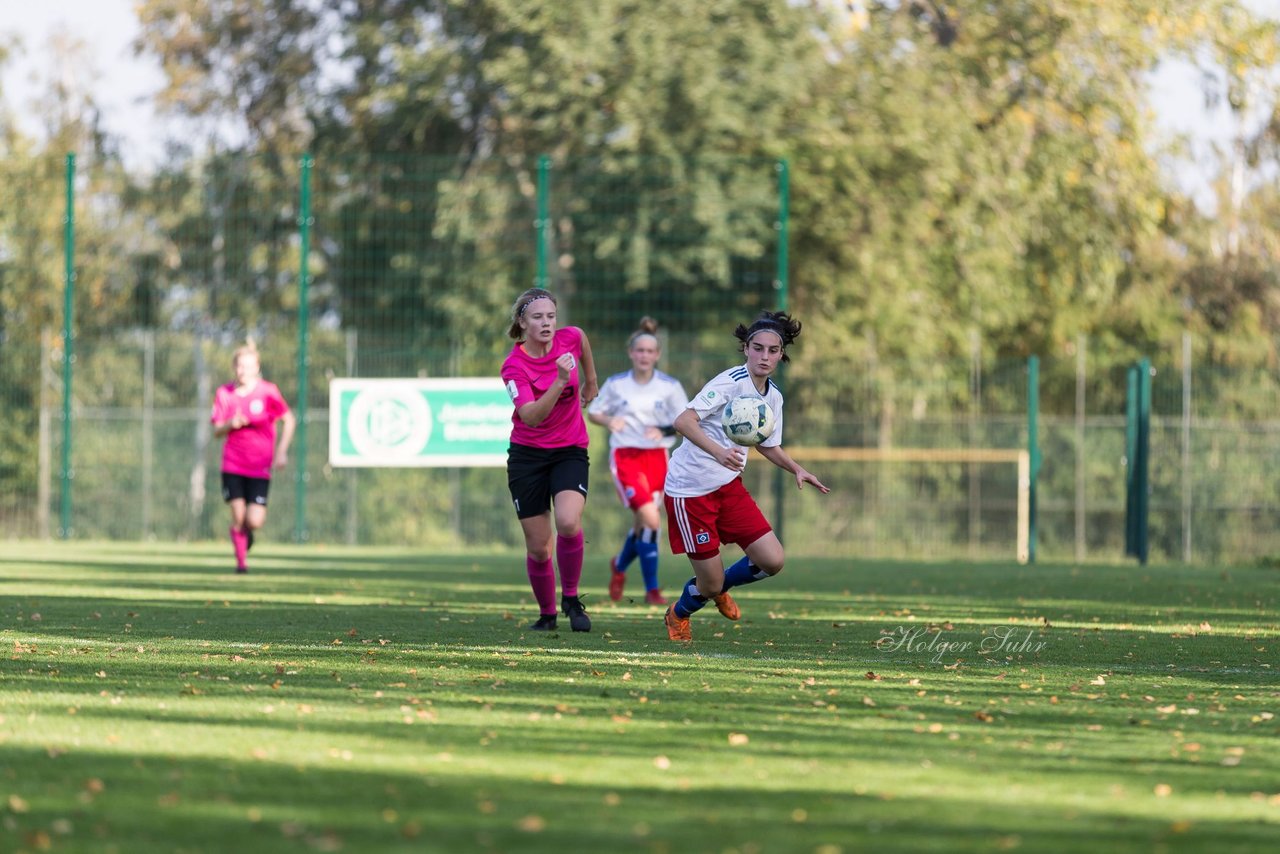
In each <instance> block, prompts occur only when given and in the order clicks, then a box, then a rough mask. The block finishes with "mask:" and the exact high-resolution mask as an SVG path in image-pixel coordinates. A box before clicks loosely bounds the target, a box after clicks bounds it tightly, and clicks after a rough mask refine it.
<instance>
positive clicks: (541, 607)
mask: <svg viewBox="0 0 1280 854" xmlns="http://www.w3.org/2000/svg"><path fill="white" fill-rule="evenodd" d="M524 565H525V568H526V569H527V570H528V571H529V586H531V587H532V588H533V598H534V599H537V600H538V611H539V612H540V613H542V614H549V615H551V616H555V613H556V574H555V570H553V569H552V568H551V561H550V560H549V559H548V560H534V559H533V558H532V557H530V556H529V555H525V556H524Z"/></svg>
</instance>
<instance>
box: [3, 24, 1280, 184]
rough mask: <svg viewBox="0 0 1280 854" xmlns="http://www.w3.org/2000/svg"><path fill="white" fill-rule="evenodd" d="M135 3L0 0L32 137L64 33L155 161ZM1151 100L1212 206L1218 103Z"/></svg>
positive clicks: (12, 96)
mask: <svg viewBox="0 0 1280 854" xmlns="http://www.w3.org/2000/svg"><path fill="white" fill-rule="evenodd" d="M135 2H136V0H0V38H3V37H4V35H5V34H8V33H16V34H18V35H19V36H20V37H21V39H22V42H23V47H24V53H22V54H19V55H18V56H17V57H16V58H14V59H13V60H11V61H10V63H9V64H8V65H6V66H5V67H4V68H0V91H3V93H4V97H5V100H6V101H7V102H8V104H9V105H10V107H11V108H12V109H13V111H14V112H15V113H16V114H17V115H16V118H17V120H18V123H19V125H20V126H21V127H22V128H23V130H24V131H26V132H28V133H31V134H38V133H39V131H40V127H39V124H38V123H37V122H36V121H35V119H34V117H33V116H34V111H33V110H32V109H31V107H30V101H31V99H32V98H33V96H34V93H36V92H39V91H41V90H42V89H44V88H45V87H44V86H41V85H40V84H39V80H40V79H41V78H43V79H46V80H47V78H48V77H49V75H50V74H52V73H53V69H52V68H51V67H50V66H51V63H50V62H49V61H48V60H47V59H46V57H47V55H48V43H49V39H50V38H51V36H53V35H54V34H55V33H57V32H67V33H69V34H70V35H71V36H73V37H74V38H77V39H79V40H81V41H83V42H85V43H86V44H87V45H88V48H89V55H90V57H91V70H90V72H89V73H90V74H91V75H92V78H93V80H94V82H93V84H92V89H93V92H94V95H95V97H96V99H97V102H98V103H99V105H100V106H101V107H102V112H103V123H104V125H105V127H106V129H107V130H108V131H110V132H112V133H114V134H115V135H118V136H121V137H123V138H124V139H126V140H127V145H125V147H124V153H125V157H126V160H127V161H128V162H129V165H130V166H134V167H142V168H145V167H146V166H147V165H148V164H152V163H156V162H158V161H159V160H160V158H161V155H162V154H163V151H164V137H165V136H166V135H167V134H169V133H171V132H173V131H174V130H175V129H177V128H179V127H180V125H179V124H178V122H177V121H175V120H173V119H166V118H162V117H160V116H158V115H157V114H156V112H155V111H154V110H153V109H152V108H151V106H150V99H151V96H152V95H153V94H154V93H155V92H156V91H158V90H159V89H160V87H161V85H162V79H163V77H162V73H161V71H160V67H159V65H158V64H157V63H156V61H155V60H154V59H152V58H149V57H137V56H135V55H134V54H133V50H132V48H131V47H130V42H131V41H132V40H133V38H134V37H135V36H136V35H137V17H136V15H135V14H134V11H133V6H134V3H135ZM1245 2H1246V4H1247V5H1249V6H1250V7H1252V8H1253V9H1254V10H1255V11H1257V12H1259V13H1261V14H1264V15H1268V16H1270V17H1274V18H1280V0H1245ZM1151 97H1152V105H1153V107H1154V108H1155V111H1156V117H1157V122H1158V126H1159V127H1160V128H1161V129H1162V130H1164V131H1166V132H1168V133H1170V134H1185V135H1186V136H1187V137H1188V139H1189V144H1190V148H1191V152H1190V156H1189V157H1187V158H1183V159H1182V160H1181V161H1179V162H1174V163H1170V164H1168V165H1167V168H1168V169H1169V171H1170V172H1172V173H1173V175H1174V178H1175V180H1176V181H1177V182H1178V184H1179V185H1180V186H1181V187H1182V188H1183V189H1184V190H1186V191H1187V192H1190V193H1191V194H1192V195H1193V196H1194V197H1195V198H1196V200H1197V202H1198V203H1199V204H1200V205H1201V207H1206V208H1212V206H1213V198H1212V194H1211V193H1210V191H1209V187H1208V181H1209V180H1210V177H1211V176H1208V175H1206V174H1205V169H1204V168H1203V166H1202V165H1200V164H1205V163H1209V162H1216V158H1215V157H1211V156H1210V155H1211V154H1212V147H1213V146H1214V145H1218V146H1225V145H1228V144H1229V142H1230V139H1231V137H1232V135H1233V134H1234V133H1235V132H1236V130H1237V128H1236V127H1235V126H1234V124H1233V122H1232V119H1231V116H1230V113H1229V112H1228V110H1227V109H1226V107H1225V106H1223V107H1219V108H1218V109H1217V110H1216V111H1208V110H1206V109H1205V107H1204V104H1203V101H1204V99H1203V96H1202V95H1201V92H1200V89H1199V82H1198V72H1197V71H1196V69H1195V68H1194V67H1192V66H1191V65H1190V64H1188V63H1172V62H1171V63H1165V64H1164V65H1163V66H1162V67H1161V69H1160V70H1159V72H1158V73H1156V74H1155V75H1153V77H1152V79H1151Z"/></svg>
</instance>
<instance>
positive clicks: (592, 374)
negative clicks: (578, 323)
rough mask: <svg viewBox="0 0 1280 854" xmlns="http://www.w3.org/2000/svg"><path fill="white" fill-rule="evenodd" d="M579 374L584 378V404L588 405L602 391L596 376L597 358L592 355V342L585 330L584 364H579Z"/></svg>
mask: <svg viewBox="0 0 1280 854" xmlns="http://www.w3.org/2000/svg"><path fill="white" fill-rule="evenodd" d="M578 331H579V332H582V330H578ZM578 376H579V378H580V379H581V380H582V405H583V406H586V405H587V404H588V403H590V402H591V401H593V400H595V399H596V395H597V394H599V393H600V381H599V378H598V377H596V360H595V357H594V356H592V355H591V342H590V341H588V340H587V333H585V332H582V365H581V366H579V370H578Z"/></svg>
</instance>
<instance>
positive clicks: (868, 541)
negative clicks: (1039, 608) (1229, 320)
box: [0, 156, 1280, 561]
mask: <svg viewBox="0 0 1280 854" xmlns="http://www.w3.org/2000/svg"><path fill="white" fill-rule="evenodd" d="M65 166H66V164H65V162H64V161H62V160H60V159H57V158H53V159H49V160H47V161H45V162H42V163H39V164H37V165H36V166H35V167H34V168H31V169H28V170H27V171H25V172H22V173H20V174H12V175H10V174H8V173H6V174H5V176H4V177H5V178H6V179H7V180H6V181H5V183H4V186H3V188H2V189H0V194H4V196H6V199H5V201H6V203H5V204H3V205H0V324H3V325H2V326H0V355H2V356H3V358H2V359H0V400H2V401H3V403H4V404H5V408H6V416H7V417H6V418H4V419H0V431H2V433H3V435H2V436H0V439H3V441H0V486H2V487H3V488H2V489H0V534H3V535H5V536H9V537H31V536H41V537H42V536H52V537H56V536H70V537H76V538H119V539H155V540H201V539H210V538H220V537H222V536H224V534H225V529H226V524H227V520H226V515H227V514H226V510H225V508H224V506H223V503H222V501H221V497H220V493H219V489H220V487H219V477H218V467H219V458H220V450H221V449H220V444H219V443H218V442H217V441H215V440H213V438H212V435H211V430H210V426H209V423H208V418H209V407H210V402H211V400H212V396H213V391H214V389H215V388H216V387H217V385H218V384H220V383H224V382H228V381H230V380H231V379H232V374H231V362H230V360H231V353H232V351H233V349H234V348H235V347H236V346H237V344H239V343H240V342H242V341H243V340H244V339H245V338H246V337H252V338H254V340H255V341H256V343H257V345H258V347H259V350H260V352H261V357H262V364H263V369H264V375H265V376H266V377H267V378H268V379H271V380H273V381H275V382H276V383H278V384H279V385H280V387H281V389H282V390H283V391H284V393H285V395H286V397H287V398H288V399H289V400H290V402H291V403H293V404H294V405H295V406H296V407H297V406H300V403H301V400H302V398H303V395H302V394H301V393H300V392H301V391H302V383H303V382H305V383H306V394H305V398H306V401H307V406H306V411H305V412H303V411H299V412H298V415H299V416H300V418H303V419H305V431H304V432H302V433H300V435H299V443H298V445H297V446H296V447H295V450H294V454H293V460H294V467H293V468H292V469H291V470H288V471H286V472H283V473H280V474H279V475H277V477H276V478H275V479H273V482H272V490H271V503H270V508H271V509H270V519H269V521H268V524H267V528H266V530H265V531H264V532H263V535H264V538H266V539H268V540H269V539H277V540H287V539H301V540H307V541H312V542H325V543H342V542H350V543H364V544H396V545H409V546H414V547H423V548H468V549H477V548H508V547H516V546H518V545H519V544H520V542H521V538H520V533H519V527H518V525H517V524H516V522H515V520H514V519H513V518H511V517H512V514H511V513H510V511H509V508H508V500H507V493H506V484H505V473H504V472H503V470H501V469H483V468H482V469H461V470H459V469H343V468H333V467H330V466H329V465H328V462H327V446H328V433H329V426H330V425H329V413H328V408H327V406H328V384H329V381H330V380H331V379H334V378H339V377H454V376H482V377H493V376H496V374H497V371H498V367H499V364H500V362H501V360H502V358H503V356H504V354H505V353H506V351H507V350H508V349H509V347H510V346H511V342H510V341H509V339H507V338H506V337H505V330H506V326H507V312H508V310H509V307H510V304H511V302H512V301H513V300H514V298H515V296H516V295H517V294H518V293H519V292H520V291H522V290H523V289H525V288H526V287H529V286H531V285H533V284H535V283H545V284H546V286H548V287H550V288H551V289H552V290H553V291H555V292H556V293H557V294H558V295H559V297H560V299H561V314H562V317H563V321H564V322H567V323H571V324H574V325H578V326H581V327H583V328H584V329H585V330H586V331H587V333H588V334H589V336H590V337H591V340H592V344H593V349H594V351H595V355H596V359H597V363H598V367H599V372H600V375H601V378H602V379H603V378H604V377H606V376H608V375H609V374H611V373H614V372H616V371H620V370H624V369H626V368H627V367H628V364H629V363H628V361H627V358H626V353H625V342H626V340H627V338H628V336H629V334H630V333H631V331H632V330H633V329H634V328H635V326H636V324H637V322H638V321H639V319H640V317H641V316H642V315H646V314H647V315H652V316H654V317H655V318H657V319H658V321H659V322H660V323H661V324H662V328H663V329H662V340H663V343H664V361H663V365H662V367H663V369H664V370H666V371H667V372H669V373H671V374H673V375H675V376H676V377H677V378H679V379H680V380H681V381H682V382H683V383H684V384H685V386H686V389H687V390H688V391H689V392H690V393H691V394H692V393H694V392H696V391H697V389H698V388H700V387H701V385H702V384H703V383H704V382H705V381H706V380H707V379H709V378H710V377H711V376H713V375H714V374H715V373H717V372H719V371H720V370H723V369H724V368H725V367H727V366H728V365H730V364H733V363H734V362H736V361H737V360H738V358H739V354H738V352H737V348H736V341H735V340H734V339H733V338H732V335H731V332H732V329H733V327H734V326H735V325H736V324H737V323H739V322H742V321H745V320H749V319H750V318H751V317H752V316H754V314H755V313H756V312H757V311H759V310H760V309H762V308H774V307H777V306H778V305H779V303H780V302H781V301H782V300H783V299H785V298H786V297H785V295H786V293H787V291H786V290H785V286H786V282H785V265H784V264H782V263H781V262H780V256H781V255H782V253H783V251H784V249H785V244H783V243H782V242H781V241H780V239H779V235H780V234H783V233H785V230H784V226H785V225H786V223H785V208H784V206H783V203H782V200H783V197H784V192H785V184H784V183H783V179H782V174H783V173H782V172H781V171H780V164H778V163H775V162H772V161H744V160H741V159H733V158H704V159H694V160H688V161H678V162H677V161H668V160H659V159H650V160H646V159H634V160H612V161H603V160H587V159H584V160H579V161H571V162H561V161H556V160H552V159H542V158H537V157H532V158H529V159H528V160H527V161H511V160H501V161H499V160H495V159H486V158H477V159H472V160H458V159H453V158H447V159H436V158H428V157H420V156H417V157H410V156H404V157H392V156H376V157H375V156H352V157H350V158H347V159H345V160H341V161H331V162H325V161H323V160H319V161H314V162H313V163H311V164H309V165H308V167H307V169H305V170H304V169H303V168H302V166H301V161H300V160H298V159H292V158H285V159H272V158H269V157H260V158H245V157H226V158H212V159H210V160H208V161H204V162H201V163H200V164H198V165H190V166H186V167H183V168H181V169H175V170H173V171H171V172H165V173H161V174H158V175H156V176H154V177H152V178H150V179H148V181H147V183H146V184H145V185H141V186H140V185H138V184H137V183H136V179H131V178H129V177H128V176H124V175H122V174H119V173H117V172H113V171H112V168H113V167H111V166H110V165H109V164H102V163H95V162H93V161H92V160H82V161H80V162H78V163H77V164H76V173H75V174H76V177H75V181H74V184H73V187H72V189H73V191H74V193H73V195H74V212H75V218H74V224H75V243H74V247H75V272H76V278H75V281H74V283H73V285H74V287H73V290H72V297H73V305H74V317H73V320H74V323H73V328H74V330H75V333H74V338H73V339H72V343H73V350H74V353H75V359H74V363H73V364H72V365H71V368H72V376H73V383H72V387H71V388H72V391H71V396H70V398H67V397H66V396H65V394H64V385H63V382H64V380H63V376H64V370H65V368H66V362H65V360H64V354H65V352H66V351H65V349H64V345H65V339H64V336H63V323H64V317H65V315H64V311H63V298H64V294H65V293H66V289H65V282H64V279H63V270H62V259H63V253H64V250H65V248H66V245H67V244H66V242H65V239H64V217H65V214H66V210H65V199H66V190H67V184H66V171H65ZM0 168H8V169H12V168H14V167H12V165H9V166H6V167H0ZM304 196H305V199H306V204H307V205H308V206H309V211H308V212H309V216H306V217H304V216H303V213H304V211H303V204H304ZM18 199H21V200H22V201H23V204H22V205H18V204H16V200H18ZM18 210H21V211H22V213H21V215H19V214H18V213H17V211H18ZM304 243H305V244H306V245H307V247H308V253H307V259H306V264H307V266H306V272H307V277H306V286H305V288H304V287H303V286H302V276H301V272H302V270H303V267H302V265H303V257H302V249H303V245H304ZM304 299H305V301H306V302H305V308H306V311H305V312H304V311H303V310H302V309H303V307H304V303H303V300H304ZM790 302H791V304H792V305H793V306H794V307H795V308H796V309H797V312H798V313H799V315H800V316H801V319H803V318H804V306H805V305H806V295H805V293H804V288H803V283H800V284H799V285H798V286H796V287H792V288H791V291H790ZM304 316H305V318H306V327H305V330H306V332H307V334H306V335H305V336H304V335H302V334H301V332H302V331H303V329H302V327H300V321H301V319H302V318H303V317H304ZM300 346H304V347H305V350H304V351H303V352H301V353H300V352H299V348H300ZM841 353H842V355H840V356H839V357H836V356H831V355H828V354H826V353H824V350H823V342H821V341H817V340H807V339H805V338H802V339H801V341H800V343H799V344H798V346H797V348H796V350H795V352H794V354H793V356H794V358H795V364H794V365H793V366H792V367H790V368H788V369H787V371H786V372H785V373H784V375H783V376H782V378H781V384H782V385H783V387H784V389H785V391H786V393H787V401H788V410H787V428H786V429H787V439H786V443H787V446H788V447H791V448H805V449H809V450H816V451H819V452H820V451H821V450H822V449H830V448H851V447H852V448H922V449H1005V450H1009V449H1019V448H1025V447H1026V445H1027V405H1028V401H1027V365H1026V361H1025V360H1023V359H1016V360H1000V361H997V360H992V359H990V358H987V357H983V358H974V359H969V360H957V361H956V363H955V364H943V365H937V366H934V369H933V370H932V371H931V373H930V374H929V375H928V377H926V378H925V379H919V378H917V379H914V380H911V381H908V380H905V379H902V377H903V376H904V375H905V370H903V369H902V366H895V365H892V364H884V363H882V362H881V361H880V360H879V359H878V358H877V357H876V354H875V353H874V352H868V353H867V354H866V357H865V360H864V361H863V362H861V363H850V361H849V359H848V356H847V354H846V350H845V349H844V348H841ZM1086 355H1087V354H1086ZM1152 359H1153V364H1155V365H1156V368H1157V376H1156V378H1155V383H1154V389H1153V390H1154V410H1153V422H1152V469H1151V473H1152V497H1151V508H1152V515H1151V528H1152V529H1151V550H1152V558H1153V559H1154V560H1183V559H1190V560H1196V561H1227V560H1248V559H1256V558H1268V557H1270V556H1272V555H1275V554H1277V553H1280V541H1278V540H1280V535H1277V534H1276V533H1275V532H1276V531H1277V530H1280V526H1278V525H1277V524H1276V522H1277V521H1280V520H1278V519H1277V515H1278V513H1280V496H1278V495H1277V490H1278V489H1280V471H1278V470H1277V467H1278V466H1280V464H1277V463H1276V462H1275V461H1274V455H1273V453H1272V452H1271V450H1270V449H1271V448H1273V447H1274V445H1275V442H1274V438H1275V436H1274V433H1275V432H1276V430H1277V424H1276V422H1274V421H1270V420H1268V413H1271V412H1275V411H1277V407H1276V405H1275V404H1276V403H1277V402H1280V401H1278V400H1277V397H1278V396H1280V391H1278V389H1277V385H1276V382H1275V380H1274V378H1273V377H1271V376H1270V375H1268V374H1266V373H1263V372H1257V373H1245V372H1242V371H1236V372H1226V371H1215V370H1210V369H1207V368H1204V369H1196V370H1193V371H1191V374H1190V380H1189V381H1188V380H1187V378H1186V377H1184V374H1183V371H1182V370H1181V363H1180V357H1179V356H1178V355H1177V354H1174V355H1172V356H1170V355H1168V354H1152ZM1125 367H1126V366H1125V365H1114V366H1113V365H1108V366H1106V367H1104V368H1097V369H1093V368H1091V366H1090V363H1089V361H1088V359H1087V358H1085V359H1083V360H1081V359H1079V358H1077V357H1076V356H1071V357H1062V358H1053V357H1044V358H1042V360H1041V368H1040V376H1041V389H1040V391H1041V401H1042V406H1041V412H1040V419H1039V437H1040V442H1039V443H1040V448H1041V450H1042V452H1043V467H1042V468H1041V470H1040V474H1039V478H1038V481H1037V486H1038V492H1037V495H1038V515H1037V520H1036V522H1037V525H1036V532H1037V545H1038V549H1037V555H1038V557H1039V558H1040V559H1073V558H1079V559H1100V560H1101V559H1106V560H1115V559H1119V558H1120V557H1121V555H1122V553H1123V540H1124V470H1123V465H1122V457H1123V453H1124V417H1123V416H1124V388H1125V381H1124V368H1125ZM64 403H66V404H69V407H68V408H69V411H70V413H71V419H70V422H69V423H68V422H67V421H66V420H65V419H64V417H63V412H64ZM68 426H69V428H70V429H69V431H67V434H68V435H70V436H71V444H70V445H69V446H68V445H65V444H64V442H63V436H64V429H65V428H67V427H68ZM592 436H593V446H592V449H591V454H592V459H593V461H594V466H593V473H592V478H593V481H592V499H591V502H590V506H589V510H588V516H587V521H586V528H587V537H588V540H589V541H590V547H591V548H592V549H594V550H596V551H597V553H598V554H604V553H606V552H607V551H609V550H612V549H613V548H614V547H615V545H616V543H617V542H618V540H619V539H620V537H621V536H622V534H623V532H624V530H625V529H626V527H627V525H628V524H629V518H630V516H629V514H628V513H626V512H625V511H624V510H623V508H622V507H621V506H620V505H618V504H617V503H616V501H615V500H614V498H613V490H612V487H611V484H610V481H609V475H608V470H607V465H606V460H607V456H606V446H605V441H604V439H605V437H604V435H603V432H602V431H598V430H593V433H592ZM64 450H65V451H67V452H69V453H68V454H67V459H69V461H70V463H71V465H70V468H69V470H68V471H67V472H65V476H64V471H63V468H62V465H61V461H62V459H63V453H64ZM808 466H809V468H811V469H812V470H813V471H814V472H815V473H817V474H818V475H819V476H820V477H822V478H823V479H824V481H826V482H827V484H828V485H829V486H831V487H833V492H832V493H831V494H830V495H828V496H821V495H819V494H817V493H816V492H814V491H812V490H805V491H803V492H796V490H795V489H794V486H793V485H791V484H790V483H788V482H786V479H785V478H783V479H781V480H780V479H779V478H778V477H777V475H776V470H774V469H773V467H772V466H769V465H768V464H767V463H765V462H764V461H763V460H759V459H757V460H754V461H753V463H752V465H751V467H750V469H749V472H748V475H747V480H748V485H749V487H750V488H751V489H752V491H753V492H754V493H755V494H756V495H757V496H758V498H759V499H760V501H761V503H762V505H763V507H764V509H765V511H766V513H767V514H768V515H769V516H770V517H771V518H773V519H774V520H775V521H776V522H778V523H780V525H781V528H782V530H783V532H784V538H785V539H786V541H787V542H788V545H789V547H790V549H791V550H792V551H793V552H794V553H797V554H829V555H847V556H849V557H850V558H870V557H930V558H935V559H936V558H966V559H984V560H1012V559H1013V558H1014V544H1015V539H1016V536H1017V531H1016V516H1017V512H1016V511H1017V500H1018V494H1017V469H1016V466H1015V465H1013V464H1011V463H1008V462H998V463H997V462H973V461H969V462H939V461H928V462H909V463H903V462H899V463H885V462H866V461H848V460H825V461H824V460H815V461H814V462H812V463H809V464H808Z"/></svg>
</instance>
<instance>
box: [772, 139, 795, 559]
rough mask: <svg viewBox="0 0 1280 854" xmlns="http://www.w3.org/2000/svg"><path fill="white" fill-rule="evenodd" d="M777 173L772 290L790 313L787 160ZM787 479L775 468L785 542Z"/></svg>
mask: <svg viewBox="0 0 1280 854" xmlns="http://www.w3.org/2000/svg"><path fill="white" fill-rule="evenodd" d="M775 168H776V170H777V172H778V224H777V229H778V268H777V275H775V276H774V280H773V286H774V288H776V289H777V291H778V303H777V305H778V308H777V310H778V311H786V310H787V300H788V297H789V294H788V293H787V284H788V282H787V279H788V277H787V266H788V259H787V241H788V239H789V235H790V226H791V169H790V167H789V166H788V164H787V160H786V158H783V159H781V160H779V161H778V162H777V165H776V166H775ZM785 369H786V365H785V364H779V365H778V379H782V375H783V373H784V372H785ZM785 477H786V476H785V475H784V473H783V471H782V469H779V468H775V469H774V471H773V506H774V507H775V508H776V510H775V512H774V514H773V515H774V517H775V518H774V524H773V527H774V531H775V532H776V533H777V535H778V539H779V540H782V535H783V527H784V524H785V521H786V516H785V513H784V512H783V509H782V506H783V505H782V501H783V497H784V495H785V494H786V483H785Z"/></svg>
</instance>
